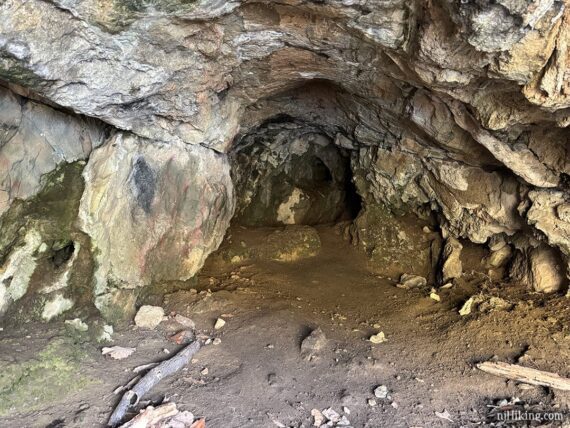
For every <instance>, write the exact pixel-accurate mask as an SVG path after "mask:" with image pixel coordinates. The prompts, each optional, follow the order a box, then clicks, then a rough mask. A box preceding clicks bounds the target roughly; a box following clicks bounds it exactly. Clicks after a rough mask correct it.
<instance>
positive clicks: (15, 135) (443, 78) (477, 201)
mask: <svg viewBox="0 0 570 428" xmlns="http://www.w3.org/2000/svg"><path fill="white" fill-rule="evenodd" d="M569 39H570V7H568V4H567V2H564V1H562V0H551V1H528V2H507V1H499V2H490V1H479V2H457V1H451V0H443V1H441V2H427V1H423V0H414V1H402V0H390V1H373V0H361V1H339V0H325V1H320V2H309V1H289V0H287V1H266V2H258V1H246V0H236V1H229V2H222V1H213V0H196V1H182V0H172V1H167V2H158V1H151V2H135V1H130V0H113V1H110V2H100V1H98V0H83V1H79V0H27V1H21V0H6V1H4V2H2V4H1V5H0V78H1V79H3V80H4V81H5V82H8V83H5V84H3V86H9V87H10V88H12V89H13V90H14V91H17V92H18V95H16V94H15V93H13V92H10V91H8V90H7V89H2V90H1V92H0V103H1V107H2V108H1V109H0V111H1V112H0V166H1V168H0V215H2V224H3V228H7V229H5V230H8V233H6V234H5V235H4V236H0V263H2V272H6V270H10V269H14V267H13V266H14V265H13V263H14V262H13V261H12V262H10V261H9V260H15V259H17V258H18V256H17V255H18V254H21V253H18V251H22V250H21V248H27V247H26V245H27V244H26V239H25V236H26V233H27V231H30V230H31V223H27V226H26V227H25V228H24V229H23V230H22V232H18V233H16V232H15V230H20V229H19V228H20V227H21V225H22V222H21V219H20V217H21V216H19V215H18V214H17V213H16V211H18V210H21V208H18V207H19V206H21V204H22V203H23V201H31V200H33V199H34V198H35V197H37V195H38V194H39V193H40V192H41V191H42V189H44V188H45V186H47V185H48V183H47V181H49V180H46V177H48V176H49V174H50V172H52V171H53V170H56V169H57V168H61V167H63V166H64V164H67V163H72V162H77V161H81V160H86V161H87V164H86V166H85V171H84V174H83V177H84V178H85V191H84V192H83V191H82V193H83V195H82V197H81V201H82V202H81V208H80V210H79V217H80V219H81V222H80V223H81V229H80V230H78V229H76V228H74V234H75V235H74V237H71V236H70V233H68V232H69V231H67V232H66V233H64V234H63V235H65V239H66V240H67V241H68V242H69V240H73V241H74V242H76V241H78V240H81V238H80V237H79V236H80V234H81V233H82V232H83V235H81V236H83V238H84V240H83V241H82V243H81V245H80V250H78V251H79V253H78V255H77V260H83V261H84V262H85V260H86V259H88V258H91V259H94V260H92V261H94V262H95V268H94V269H95V280H94V285H92V286H90V287H91V288H90V290H91V291H92V293H91V294H90V296H89V298H90V299H91V300H93V298H94V299H95V300H96V301H97V302H98V303H97V306H98V307H99V308H104V307H105V308H107V307H109V308H111V307H115V306H118V307H119V309H121V308H120V307H121V306H123V308H122V309H121V310H124V307H125V306H129V307H132V308H134V299H135V297H136V296H135V295H136V292H134V291H133V290H137V289H138V288H140V287H141V286H144V285H147V284H149V283H151V282H153V281H161V280H169V279H185V278H189V277H190V276H192V275H193V274H195V272H196V271H197V270H198V269H199V268H200V266H201V265H202V263H203V261H204V258H205V257H207V255H208V254H209V253H210V252H211V251H212V250H214V249H215V248H216V247H217V245H218V244H219V242H220V241H221V239H222V236H223V234H224V232H225V230H226V228H227V225H228V223H229V219H230V217H231V215H232V212H233V207H234V205H236V201H235V200H234V199H235V198H234V196H233V184H232V182H231V180H230V171H229V169H230V167H229V162H228V160H227V153H228V152H230V151H232V150H233V149H235V147H234V146H235V145H237V144H238V143H237V141H238V140H240V139H236V136H238V135H239V136H244V135H249V136H251V139H252V141H255V135H256V133H257V135H260V134H259V129H260V128H259V127H260V125H262V124H265V123H267V122H268V121H269V122H271V121H273V122H274V123H275V122H278V123H281V124H282V129H285V128H284V127H283V126H284V125H283V122H287V123H294V124H296V126H297V130H296V132H297V133H298V135H309V134H313V135H320V136H321V137H322V138H323V139H326V140H327V141H329V142H333V143H334V144H335V145H336V146H337V147H336V149H335V150H343V151H346V152H348V153H349V156H350V160H351V161H350V168H351V170H352V173H353V176H354V181H355V184H356V188H357V190H358V192H359V194H360V196H361V198H362V200H363V206H364V211H363V212H362V214H361V216H360V221H361V222H362V221H364V219H365V218H366V217H367V216H373V213H372V211H371V210H373V209H376V208H375V207H378V209H380V210H385V211H386V212H388V213H389V214H390V215H396V216H403V215H411V214H417V215H420V216H421V217H423V218H424V219H425V218H428V217H430V218H431V219H435V220H436V221H437V223H439V225H440V226H441V227H442V228H444V229H445V230H447V231H449V234H450V236H452V237H453V238H464V239H469V240H471V241H473V242H476V243H486V242H489V241H490V240H493V239H494V237H496V236H497V235H500V236H502V237H504V239H505V240H506V241H507V243H508V245H511V244H512V245H513V246H514V247H516V248H517V251H519V252H521V253H523V254H531V253H532V249H536V248H539V247H540V248H542V246H543V245H549V246H550V248H552V250H549V251H553V252H554V253H556V254H555V256H556V257H554V258H551V260H554V259H556V264H557V266H559V267H560V270H559V269H558V268H556V270H557V271H560V272H567V271H568V269H567V268H566V267H567V266H566V265H567V264H568V260H569V257H570V250H569V248H570V243H569V242H570V240H569V239H570V238H569V237H568V233H567V229H568V227H567V226H568V222H569V218H570V214H569V212H570V209H568V207H567V205H568V201H567V199H568V195H567V193H568V184H567V183H568V176H569V175H570V157H569V155H568V141H569V128H568V127H569V126H570V55H569V54H568V49H569V48H568V44H569V43H568V42H569ZM70 111H73V112H74V113H75V114H70V113H69V112H70ZM93 118H96V119H98V121H95V120H94V119H93ZM276 118H277V119H278V120H277V121H276V120H275V119H276ZM284 118H285V119H286V120H284ZM104 123H105V124H106V125H104ZM108 125H112V126H108ZM321 137H319V138H321ZM277 140H278V138H277V137H276V136H275V141H273V142H271V141H270V142H269V144H268V145H266V148H265V149H264V150H267V153H268V156H267V159H268V160H271V159H279V156H280V155H279V150H278V149H277V146H279V144H276V143H277V142H278V141H277ZM295 141H296V140H295V139H292V141H290V142H289V143H288V144H289V145H290V147H289V148H287V149H286V150H285V151H284V153H293V152H294V150H295ZM306 142H307V143H308V142H309V141H308V140H307V141H306ZM310 143H311V144H309V145H308V146H307V150H308V151H307V152H305V153H312V154H314V155H315V156H316V157H318V158H319V159H321V161H323V163H324V164H326V166H327V169H329V171H330V172H331V176H332V177H333V182H335V183H336V177H337V174H336V171H337V169H336V167H331V165H329V164H327V162H325V161H324V158H327V159H329V158H328V157H327V156H328V155H327V156H325V155H324V154H323V151H322V150H321V149H319V148H318V147H319V144H318V141H317V140H315V139H313V140H312V141H311V142H310ZM272 144H276V145H274V146H272ZM97 147H99V148H97ZM327 150H328V149H327ZM261 152H263V150H261V151H259V149H258V148H255V147H252V149H251V153H247V154H246V156H251V157H255V156H256V154H257V153H261ZM249 161H251V162H253V159H249ZM246 163H247V162H246ZM254 163H255V162H254ZM279 168H281V166H279V165H275V166H274V169H273V170H271V171H270V170H269V169H268V170H267V171H266V173H267V174H268V175H267V177H266V176H262V177H259V178H260V179H261V181H263V179H266V180H268V181H269V182H271V181H272V180H273V182H275V180H274V179H275V177H272V176H271V174H272V171H279ZM234 178H236V177H235V176H234ZM240 180H241V179H239V178H238V179H237V181H236V183H237V184H239V186H240V188H239V189H238V190H239V191H240V192H242V191H243V192H245V193H242V194H246V193H247V192H248V189H247V186H248V185H250V184H251V183H249V182H247V181H248V180H250V179H247V180H246V183H245V185H244V187H243V188H242V182H241V181H240ZM251 180H253V181H254V179H251ZM293 187H295V186H293ZM333 187H334V186H333ZM274 188H275V187H272V189H274ZM298 188H299V189H301V187H298ZM293 190H294V189H293ZM329 190H330V189H329ZM333 190H334V189H333ZM337 190H338V189H337ZM302 191H303V189H301V190H299V191H298V192H296V193H295V192H294V191H292V192H291V193H290V195H289V196H288V198H287V200H286V201H285V202H284V205H282V203H279V204H278V205H277V206H276V207H274V206H271V207H270V209H269V212H271V213H272V215H273V214H274V213H275V217H274V218H272V220H275V221H278V222H279V223H290V222H291V221H292V218H293V219H294V220H295V221H297V219H295V216H296V214H295V213H293V214H292V212H293V211H294V210H293V211H292V210H291V207H297V206H301V205H302V204H301V202H302V199H303V195H305V196H306V194H307V192H306V191H305V192H304V193H303V194H301V192H302ZM238 193H239V192H238ZM328 195H329V196H327V197H320V199H319V198H315V197H310V198H307V200H308V201H310V202H311V206H314V204H317V205H318V204H321V203H322V204H323V206H326V207H332V206H333V205H334V206H337V204H336V202H337V201H339V200H340V199H341V198H342V196H341V195H340V193H339V192H336V191H331V192H329V193H328ZM245 199H247V197H246V198H245ZM253 199H255V198H253ZM243 200H244V198H240V197H238V201H237V205H238V207H242V206H245V205H248V204H242V201H243ZM275 200H277V199H274V201H275ZM254 202H255V204H257V206H258V207H262V208H263V209H262V210H261V211H264V210H265V207H269V205H271V204H269V205H268V204H267V203H266V202H267V199H265V197H261V196H260V198H258V199H255V201H254ZM255 204H254V205H255ZM300 204H301V205H300ZM69 206H74V205H73V204H70V205H69ZM250 206H251V205H250ZM307 206H308V205H307ZM36 207H37V206H36ZM300 211H302V210H300ZM305 211H306V212H305V214H304V215H306V216H308V218H309V217H310V218H311V219H312V220H311V222H312V221H313V220H315V219H316V220H315V221H317V220H318V221H324V219H323V218H322V217H321V214H322V213H320V214H319V215H315V214H314V213H311V212H310V208H307V210H305ZM428 211H431V213H432V214H428ZM18 212H20V211H18ZM23 212H24V211H21V213H23ZM37 212H38V214H39V215H38V217H41V216H42V215H43V214H42V213H41V210H40V209H39V208H38V209H37ZM240 212H242V211H241V208H240ZM243 212H245V210H244V211H243ZM66 213H68V211H66ZM331 213H335V214H336V211H335V210H334V209H332V208H330V212H328V213H327V214H329V215H330V214H331ZM66 215H67V214H66ZM29 216H32V213H31V212H27V213H26V214H25V215H24V218H25V219H28V218H29ZM330 217H331V218H332V217H334V216H332V215H330ZM76 218H77V212H75V213H74V215H70V216H67V217H66V218H65V223H66V224H74V221H75V219H76ZM6 219H9V220H6ZM366 222H367V223H370V222H368V221H366ZM371 223H374V222H373V221H372V222H371ZM44 224H45V222H44ZM36 226H37V224H36ZM68 229H70V228H69V227H68ZM44 235H45V233H44V234H43V235H42V234H40V236H42V237H43V238H42V241H45V240H46V238H45V236H44ZM361 235H362V236H361V237H360V238H363V237H364V235H366V234H361ZM6 236H9V237H10V238H9V239H8V238H6ZM50 236H51V238H50V239H52V241H53V242H51V241H50V244H46V245H48V247H49V249H50V251H51V250H53V251H59V250H60V248H59V246H60V244H61V245H63V244H62V243H59V244H57V245H56V242H55V241H56V240H57V239H56V237H55V235H54V234H50ZM521 236H522V237H523V238H524V239H521ZM367 239H368V238H365V239H361V241H362V242H368V243H367V245H368V246H369V248H372V247H375V246H378V245H372V244H373V242H372V241H374V239H372V240H371V239H368V241H367ZM382 239H383V238H382ZM418 239H420V238H419V237H418ZM393 241H394V243H396V241H395V240H393ZM523 241H524V242H526V244H521V242H523ZM403 242H404V243H405V240H403ZM414 242H415V241H414ZM422 242H423V241H422ZM40 245H41V243H40ZM422 245H423V244H422ZM430 245H431V244H430ZM412 247H413V251H417V254H418V258H419V259H420V260H421V261H422V263H423V265H426V266H427V265H429V264H431V263H432V262H433V254H434V253H436V252H437V251H436V250H438V249H437V248H434V247H433V246H432V247H431V248H430V249H429V252H430V254H431V255H425V254H423V253H422V252H423V251H427V248H423V246H422V248H419V247H418V248H415V247H414V246H413V245H412ZM412 247H410V248H412ZM390 248H395V246H394V245H392V244H390ZM35 251H36V250H35V249H34V250H33V251H32V250H30V251H28V253H27V254H28V255H27V256H26V258H27V259H29V260H32V259H33V258H35V257H36V255H35V254H36V253H35ZM370 251H373V250H370ZM505 251H506V250H505ZM82 254H83V255H82ZM86 254H87V256H85V255H86ZM503 256H504V257H503ZM497 257H498V255H497ZM501 257H502V258H504V259H505V260H506V258H507V257H508V256H506V255H505V254H502V255H501ZM29 260H28V261H27V262H25V263H27V265H28V266H31V264H32V262H31V261H29ZM505 260H502V261H501V264H502V263H503V262H505ZM521 260H524V261H523V263H525V264H526V268H525V269H530V270H533V269H534V268H533V266H534V265H533V263H534V262H533V261H532V257H523V258H522V259H521ZM75 263H77V261H75V262H74V264H75ZM85 263H87V262H85ZM496 263H498V261H497V262H496ZM496 263H494V264H496ZM10 266H11V267H10ZM66 266H67V265H66ZM31 269H32V268H30V270H31ZM74 269H75V268H74ZM34 271H35V269H34ZM400 273H402V272H400ZM32 276H33V275H32ZM529 278H533V279H532V281H533V284H532V285H531V286H533V287H535V288H539V289H552V287H551V286H548V287H545V286H543V285H540V284H539V282H537V280H535V279H534V278H537V277H536V275H532V276H529ZM561 281H562V282H566V280H565V278H561ZM32 282H33V280H32ZM87 282H88V283H89V284H91V281H89V280H88V281H87ZM3 284H4V285H3V286H4V289H3V290H4V292H5V293H7V291H6V290H8V289H9V288H10V287H11V285H9V284H7V283H6V281H5V279H4V283H3ZM560 286H561V287H562V288H563V287H564V286H563V285H560ZM16 288H18V287H15V288H14V289H16ZM27 288H29V287H28V286H26V289H27ZM52 292H54V293H55V292H58V291H56V290H53V291H52ZM16 295H17V293H16ZM82 295H85V293H83V294H82ZM62 297H63V298H68V297H69V296H63V295H62ZM69 298H71V297H69ZM10 299H11V301H13V300H14V299H13V297H11V298H10ZM121 302H122V303H121ZM125 302H130V303H129V304H128V305H127V304H126V303H125ZM132 308H131V309H132ZM111 312H113V311H111Z"/></svg>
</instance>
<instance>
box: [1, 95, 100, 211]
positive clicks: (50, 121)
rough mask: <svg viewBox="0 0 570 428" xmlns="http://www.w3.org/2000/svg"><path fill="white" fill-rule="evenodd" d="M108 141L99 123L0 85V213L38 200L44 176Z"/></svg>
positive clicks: (81, 157) (83, 156)
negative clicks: (21, 201) (24, 201)
mask: <svg viewBox="0 0 570 428" xmlns="http://www.w3.org/2000/svg"><path fill="white" fill-rule="evenodd" d="M104 140H105V127H104V126H102V124H101V123H100V122H98V121H96V120H91V119H87V118H82V117H77V116H73V115H70V114H65V113H63V112H60V111H57V110H55V109H53V108H51V107H49V106H46V105H44V104H39V103H37V102H34V101H31V100H29V99H27V98H23V97H21V96H19V95H17V94H15V93H14V92H12V91H10V90H8V89H6V88H3V87H0V215H2V214H3V213H4V212H5V211H6V210H7V209H8V208H9V207H10V205H11V204H12V203H13V202H14V201H15V200H16V199H28V198H30V197H33V196H35V195H36V194H37V193H38V192H39V191H40V190H41V188H42V187H43V185H44V184H45V183H42V182H41V179H42V176H43V175H44V174H47V173H48V172H51V171H53V170H54V169H56V167H57V166H59V165H60V164H64V163H72V162H75V161H78V160H84V159H86V158H87V157H88V156H89V153H91V150H93V149H94V148H96V147H98V146H100V145H101V144H102V143H103V141H104Z"/></svg>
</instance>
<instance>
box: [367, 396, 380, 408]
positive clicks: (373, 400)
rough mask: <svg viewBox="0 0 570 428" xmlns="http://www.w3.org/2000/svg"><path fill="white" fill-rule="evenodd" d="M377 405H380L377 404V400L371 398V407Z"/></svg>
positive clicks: (369, 402)
mask: <svg viewBox="0 0 570 428" xmlns="http://www.w3.org/2000/svg"><path fill="white" fill-rule="evenodd" d="M376 404H378V403H377V402H376V400H375V399H374V398H369V399H368V405H369V406H370V407H374V406H376Z"/></svg>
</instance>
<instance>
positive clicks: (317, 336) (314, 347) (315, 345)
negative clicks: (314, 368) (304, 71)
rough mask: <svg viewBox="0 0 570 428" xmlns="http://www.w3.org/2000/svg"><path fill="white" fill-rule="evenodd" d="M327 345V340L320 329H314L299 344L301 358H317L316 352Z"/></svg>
mask: <svg viewBox="0 0 570 428" xmlns="http://www.w3.org/2000/svg"><path fill="white" fill-rule="evenodd" d="M326 343H327V338H326V336H325V334H324V333H323V331H322V330H321V328H320V327H319V328H316V329H314V330H313V331H312V332H311V334H309V335H308V336H307V337H306V338H305V339H303V341H302V342H301V356H302V357H303V358H306V359H312V358H314V357H316V356H317V354H318V352H319V351H321V350H322V349H323V347H324V346H325V345H326Z"/></svg>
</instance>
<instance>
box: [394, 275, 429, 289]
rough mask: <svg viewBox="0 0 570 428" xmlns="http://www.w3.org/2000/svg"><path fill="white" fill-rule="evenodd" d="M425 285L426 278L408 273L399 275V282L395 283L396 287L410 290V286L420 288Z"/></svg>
mask: <svg viewBox="0 0 570 428" xmlns="http://www.w3.org/2000/svg"><path fill="white" fill-rule="evenodd" d="M426 285H427V279H425V278H424V277H423V276H419V275H410V274H408V273H404V274H402V276H400V283H399V284H397V285H396V287H398V288H403V289H405V290H410V289H412V288H421V287H425V286H426Z"/></svg>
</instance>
